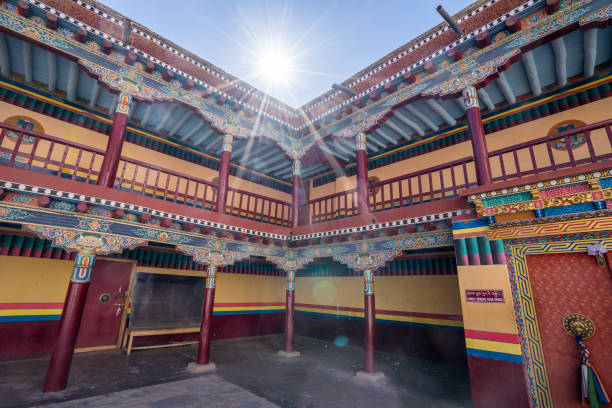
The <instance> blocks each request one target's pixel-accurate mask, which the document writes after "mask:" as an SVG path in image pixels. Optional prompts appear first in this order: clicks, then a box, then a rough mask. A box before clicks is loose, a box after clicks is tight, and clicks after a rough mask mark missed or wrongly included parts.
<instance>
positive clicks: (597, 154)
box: [0, 119, 612, 226]
mask: <svg viewBox="0 0 612 408" xmlns="http://www.w3.org/2000/svg"><path fill="white" fill-rule="evenodd" d="M103 159H104V151H103V150H101V149H96V148H92V147H88V146H85V145H82V144H79V143H76V142H72V141H68V140H62V139H59V138H56V137H54V136H50V135H46V134H41V133H38V132H33V131H29V130H26V129H23V128H20V127H17V126H12V125H7V124H2V123H0V164H2V165H5V166H12V167H20V168H24V169H27V170H32V171H36V172H41V173H45V174H52V175H57V176H61V177H66V178H70V179H72V180H76V181H82V182H86V183H95V182H96V180H97V178H98V174H99V171H100V167H101V165H102V161H103ZM610 159H612V119H608V120H606V121H602V122H598V123H594V124H591V125H587V126H583V127H580V128H576V129H570V130H567V131H564V132H561V133H557V134H553V135H549V136H544V137H540V138H537V139H534V140H530V141H527V142H524V143H520V144H518V145H514V146H509V147H506V148H503V149H499V150H495V151H492V152H491V153H489V160H490V163H491V171H492V173H493V180H494V181H507V180H512V179H518V178H521V177H524V176H527V175H535V174H541V173H544V172H551V171H555V170H559V169H563V168H571V167H577V166H580V165H582V164H587V163H597V162H603V161H607V160H610ZM475 184H476V177H475V170H474V163H473V160H472V158H471V157H465V158H462V159H459V160H456V161H454V162H451V163H447V164H443V165H440V166H435V167H429V168H426V169H424V170H419V171H417V172H414V173H410V174H406V175H402V176H399V177H395V178H392V179H389V180H383V181H380V182H377V183H375V184H372V185H370V186H369V205H370V211H383V210H387V209H391V208H398V207H403V206H408V205H413V204H419V203H425V202H428V201H432V200H440V199H444V198H448V197H452V196H455V195H457V192H458V191H459V190H461V189H466V188H469V187H472V186H474V185H475ZM115 188H117V189H122V190H125V191H130V192H134V193H139V194H144V195H147V196H150V197H154V198H156V199H161V200H166V201H172V202H176V203H179V204H184V205H188V206H193V207H197V208H204V209H207V210H215V209H216V208H215V207H216V201H217V192H218V186H217V185H216V184H213V183H210V182H208V181H205V180H202V179H198V178H196V177H193V176H190V175H186V174H181V173H178V172H173V171H170V170H167V169H162V168H160V167H157V166H155V165H152V164H150V163H144V162H141V161H137V160H133V159H127V158H122V159H121V161H120V163H119V168H118V171H117V179H116V181H115ZM357 207H358V206H357V191H356V189H351V190H347V191H343V192H339V193H335V194H332V195H328V196H325V197H320V198H317V199H314V200H310V201H309V203H308V211H309V216H310V220H311V222H312V223H316V222H322V221H328V220H333V219H338V218H344V217H351V216H354V215H356V214H357ZM225 212H226V213H228V214H231V215H234V216H239V217H245V218H250V219H253V220H256V221H261V222H268V223H274V224H278V225H287V226H288V225H290V223H291V213H292V208H291V204H290V203H288V202H284V201H280V200H275V199H271V198H268V197H264V196H261V195H258V194H255V193H250V192H247V191H243V190H238V189H234V188H229V189H228V198H227V206H226V208H225Z"/></svg>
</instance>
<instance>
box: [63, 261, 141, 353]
mask: <svg viewBox="0 0 612 408" xmlns="http://www.w3.org/2000/svg"><path fill="white" fill-rule="evenodd" d="M96 260H101V261H102V260H103V261H111V262H127V263H131V264H132V269H131V270H130V279H129V280H128V286H127V290H128V291H129V292H130V294H129V295H128V296H127V297H126V298H125V306H124V307H123V312H122V314H121V326H120V327H119V335H118V336H117V341H116V343H115V344H114V345H108V346H97V347H81V348H75V349H74V353H75V354H76V353H88V352H90V351H100V350H115V349H119V348H120V347H121V340H122V339H123V334H124V332H125V321H126V320H127V311H128V306H129V304H130V303H131V302H132V286H133V285H134V276H135V275H136V266H137V264H138V261H137V260H135V259H119V258H111V257H107V256H100V257H96ZM95 267H96V266H95V264H94V268H95ZM92 273H93V271H92Z"/></svg>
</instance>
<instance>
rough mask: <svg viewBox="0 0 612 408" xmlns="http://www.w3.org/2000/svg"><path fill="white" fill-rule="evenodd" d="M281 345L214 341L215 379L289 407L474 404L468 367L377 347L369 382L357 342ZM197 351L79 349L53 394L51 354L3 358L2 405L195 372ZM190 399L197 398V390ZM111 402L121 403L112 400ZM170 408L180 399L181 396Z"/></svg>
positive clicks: (268, 340)
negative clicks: (291, 351) (49, 390)
mask: <svg viewBox="0 0 612 408" xmlns="http://www.w3.org/2000/svg"><path fill="white" fill-rule="evenodd" d="M282 345H283V336H282V335H271V336H261V337H251V338H244V339H234V340H219V341H215V342H213V343H212V350H211V356H212V361H213V362H215V363H216V364H217V367H218V369H217V372H216V375H214V377H215V378H217V376H218V377H220V379H223V380H226V382H228V383H231V384H234V385H236V386H238V387H241V388H243V389H245V390H247V391H249V392H251V393H253V394H255V395H257V396H259V397H262V398H265V399H266V400H268V401H270V402H272V403H274V404H277V405H279V406H281V407H284V408H293V407H296V408H302V407H303V408H310V407H313V408H314V407H351V408H360V407H379V406H384V407H389V408H391V407H416V406H419V407H441V408H442V407H470V406H471V397H470V385H469V376H468V371H467V367H465V366H460V365H456V364H445V363H434V362H431V361H427V360H419V359H415V358H408V357H404V356H397V355H394V354H389V353H382V352H378V353H377V354H376V362H377V370H380V371H382V372H383V373H384V374H385V379H384V380H382V381H380V382H377V383H370V382H368V381H366V380H359V379H357V378H356V377H355V372H356V371H358V370H360V369H362V360H363V350H362V349H361V348H360V347H355V346H351V345H346V346H344V347H337V346H335V345H334V344H333V343H329V342H325V341H321V340H317V339H313V338H309V337H301V336H296V338H295V349H296V350H298V351H301V352H302V356H300V357H298V358H291V359H287V358H285V357H280V356H278V355H277V354H276V352H277V351H278V350H279V349H281V348H282ZM196 353H197V345H191V346H184V347H173V348H167V349H156V350H142V351H135V352H133V353H132V354H131V355H130V357H129V358H128V357H127V356H126V355H125V354H124V353H123V352H120V351H116V350H112V351H100V352H92V353H85V354H77V355H75V357H74V360H73V364H72V369H71V372H70V378H69V380H68V388H67V389H66V390H65V391H62V392H59V393H55V394H42V393H41V392H40V390H41V389H42V384H43V381H44V376H45V372H46V369H47V364H48V359H36V360H27V361H18V362H9V363H3V364H0V407H2V408H4V407H28V406H36V405H45V404H50V403H54V402H60V401H68V400H76V399H81V398H87V397H92V396H100V395H105V394H110V393H116V392H120V391H122V390H129V389H135V388H139V387H146V386H151V385H155V384H162V383H169V382H173V381H178V380H183V379H187V378H192V377H193V375H192V374H189V373H188V372H187V371H186V370H185V367H186V366H187V364H188V363H189V362H191V361H193V360H194V359H195V356H196ZM210 381H212V378H211V380H210ZM179 384H183V382H177V383H176V387H174V388H175V389H177V387H178V386H179ZM168 386H169V387H172V384H168ZM167 389H169V388H167ZM166 392H169V391H166ZM177 392H179V391H177ZM179 393H180V392H179ZM132 394H133V393H132ZM175 394H176V392H175ZM185 397H186V398H187V397H188V399H189V400H190V401H192V400H193V395H186V396H185ZM219 398H221V395H219ZM97 400H98V401H100V405H95V404H94V405H90V404H87V406H108V405H107V404H106V403H103V401H104V399H103V398H100V399H97ZM174 401H175V402H176V401H178V400H174ZM205 401H206V404H205V405H202V406H217V405H216V404H217V403H216V402H215V401H212V400H210V399H209V396H207V397H206V400H205ZM383 401H384V403H383ZM108 402H110V401H108ZM126 402H127V401H126ZM202 402H204V401H202ZM70 405H71V406H76V405H74V404H70ZM112 406H120V405H116V403H113V404H112ZM125 406H134V405H133V404H132V405H131V404H129V403H128V404H126V405H125ZM138 406H153V405H147V404H145V405H138ZM166 406H183V405H181V404H178V402H176V404H171V405H166ZM184 406H191V405H184ZM194 406H197V404H196V405H194ZM219 406H223V405H219ZM232 406H234V405H232ZM235 406H245V407H248V406H249V404H248V403H247V404H246V405H235Z"/></svg>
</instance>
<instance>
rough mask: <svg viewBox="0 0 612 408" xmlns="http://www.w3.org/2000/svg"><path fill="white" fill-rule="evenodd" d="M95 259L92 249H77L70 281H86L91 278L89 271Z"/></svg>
mask: <svg viewBox="0 0 612 408" xmlns="http://www.w3.org/2000/svg"><path fill="white" fill-rule="evenodd" d="M95 261H96V255H95V254H94V253H93V251H88V250H84V251H79V252H78V253H77V255H76V258H75V260H74V269H73V270H72V277H71V278H70V281H71V282H76V283H86V282H89V281H90V280H91V271H92V269H93V266H94V263H95Z"/></svg>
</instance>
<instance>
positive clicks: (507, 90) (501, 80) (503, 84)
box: [496, 72, 516, 104]
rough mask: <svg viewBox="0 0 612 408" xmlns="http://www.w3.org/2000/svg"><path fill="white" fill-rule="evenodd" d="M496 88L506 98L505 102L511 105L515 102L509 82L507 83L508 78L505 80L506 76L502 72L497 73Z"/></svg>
mask: <svg viewBox="0 0 612 408" xmlns="http://www.w3.org/2000/svg"><path fill="white" fill-rule="evenodd" d="M496 82H497V86H499V89H500V90H501V91H502V93H503V94H504V98H506V102H508V103H509V104H513V103H515V102H516V96H514V92H513V91H512V87H511V86H510V82H508V78H506V74H504V73H503V72H500V73H499V77H498V78H497V80H496Z"/></svg>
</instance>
